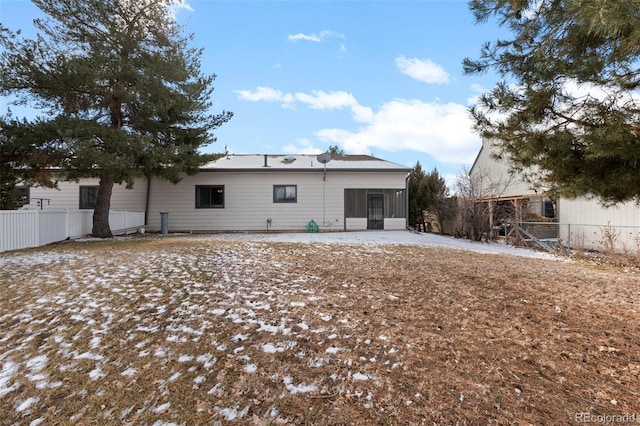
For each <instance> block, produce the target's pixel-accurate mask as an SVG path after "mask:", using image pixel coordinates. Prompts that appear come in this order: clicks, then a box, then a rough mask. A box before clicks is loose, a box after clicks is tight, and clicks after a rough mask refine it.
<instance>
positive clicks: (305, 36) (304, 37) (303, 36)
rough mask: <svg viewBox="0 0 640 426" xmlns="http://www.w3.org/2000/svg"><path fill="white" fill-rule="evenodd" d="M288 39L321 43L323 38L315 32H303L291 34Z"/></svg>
mask: <svg viewBox="0 0 640 426" xmlns="http://www.w3.org/2000/svg"><path fill="white" fill-rule="evenodd" d="M288 39H289V41H298V40H306V41H315V42H316V43H319V42H320V41H322V39H321V38H320V37H318V36H317V35H315V34H303V33H298V34H289V37H288Z"/></svg>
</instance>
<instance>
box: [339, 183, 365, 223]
mask: <svg viewBox="0 0 640 426" xmlns="http://www.w3.org/2000/svg"><path fill="white" fill-rule="evenodd" d="M344 206H345V216H346V217H367V190H366V189H345V190H344Z"/></svg>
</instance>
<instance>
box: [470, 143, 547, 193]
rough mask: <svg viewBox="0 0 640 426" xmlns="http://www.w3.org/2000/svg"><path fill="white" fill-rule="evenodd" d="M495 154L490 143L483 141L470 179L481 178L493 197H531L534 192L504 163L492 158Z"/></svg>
mask: <svg viewBox="0 0 640 426" xmlns="http://www.w3.org/2000/svg"><path fill="white" fill-rule="evenodd" d="M495 152H497V150H496V149H495V147H494V145H493V143H492V142H491V141H484V142H483V144H482V148H480V152H479V153H478V156H477V158H476V161H475V162H474V164H473V167H471V170H470V174H471V177H472V179H473V178H475V179H480V178H482V180H483V183H484V184H485V185H486V186H487V189H486V190H487V191H489V192H490V193H491V195H492V196H495V197H517V196H521V195H530V194H531V195H533V194H535V193H536V192H535V191H534V190H532V189H531V187H530V185H529V184H528V183H526V182H524V180H523V179H522V177H521V176H520V175H519V174H518V173H512V172H511V171H510V170H509V165H508V163H507V162H506V161H498V160H496V159H495V158H494V157H493V154H494V153H495Z"/></svg>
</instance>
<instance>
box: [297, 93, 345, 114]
mask: <svg viewBox="0 0 640 426" xmlns="http://www.w3.org/2000/svg"><path fill="white" fill-rule="evenodd" d="M295 98H296V100H297V101H299V102H302V103H304V104H307V105H309V108H312V109H330V110H331V109H340V108H344V107H349V106H352V105H357V104H358V101H356V99H355V98H354V97H353V95H352V94H351V93H347V92H343V91H335V92H324V91H322V90H312V91H311V94H308V93H301V92H298V93H296V94H295Z"/></svg>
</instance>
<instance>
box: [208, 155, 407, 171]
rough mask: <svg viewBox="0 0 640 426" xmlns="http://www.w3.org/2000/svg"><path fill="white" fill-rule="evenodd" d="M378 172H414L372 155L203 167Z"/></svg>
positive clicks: (242, 160)
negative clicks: (321, 160) (324, 162)
mask: <svg viewBox="0 0 640 426" xmlns="http://www.w3.org/2000/svg"><path fill="white" fill-rule="evenodd" d="M325 167H326V170H339V171H377V172H406V173H408V172H410V171H411V168H409V167H406V166H402V165H400V164H396V163H392V162H390V161H386V160H381V159H379V158H376V157H372V156H370V155H332V156H331V160H330V161H329V162H327V163H326V164H323V163H321V162H320V161H318V155H315V154H302V155H284V154H283V155H271V154H246V155H236V154H229V155H225V156H224V157H221V158H219V159H218V160H215V161H212V162H210V163H207V164H205V165H203V166H202V167H200V170H202V171H267V170H273V171H282V170H295V171H321V170H324V169H325Z"/></svg>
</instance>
